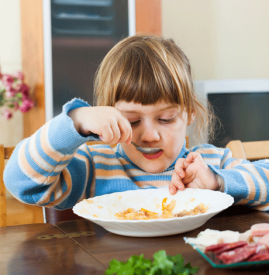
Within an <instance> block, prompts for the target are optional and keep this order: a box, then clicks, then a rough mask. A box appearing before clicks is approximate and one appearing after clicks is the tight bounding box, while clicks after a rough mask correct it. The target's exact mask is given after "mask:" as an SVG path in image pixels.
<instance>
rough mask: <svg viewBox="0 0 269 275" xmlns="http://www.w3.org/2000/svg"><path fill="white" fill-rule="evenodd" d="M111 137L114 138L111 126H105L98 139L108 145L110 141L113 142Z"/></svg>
mask: <svg viewBox="0 0 269 275" xmlns="http://www.w3.org/2000/svg"><path fill="white" fill-rule="evenodd" d="M113 137H114V133H113V131H112V129H111V126H110V125H107V126H105V127H103V131H102V134H101V135H100V139H101V140H102V141H103V142H104V143H108V144H110V143H111V141H113Z"/></svg>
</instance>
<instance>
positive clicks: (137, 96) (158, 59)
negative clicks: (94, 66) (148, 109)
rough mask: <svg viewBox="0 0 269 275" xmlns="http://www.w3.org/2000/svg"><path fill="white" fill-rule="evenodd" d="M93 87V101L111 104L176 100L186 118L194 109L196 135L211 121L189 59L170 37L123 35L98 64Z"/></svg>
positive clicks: (144, 103)
mask: <svg viewBox="0 0 269 275" xmlns="http://www.w3.org/2000/svg"><path fill="white" fill-rule="evenodd" d="M94 91H95V96H96V103H97V105H104V106H115V104H116V102H118V101H121V100H122V101H127V102H134V103H141V104H142V105H149V104H155V103H157V102H158V101H160V100H164V101H165V102H167V103H172V104H174V103H175V104H178V105H180V107H181V110H182V111H183V110H185V111H186V112H187V114H188V118H189V120H190V119H191V116H192V114H193V113H195V119H196V125H197V127H196V128H197V129H196V130H197V132H198V136H201V135H202V133H203V131H202V129H203V128H204V127H205V126H208V125H210V124H211V120H212V119H211V118H212V117H211V116H210V114H208V113H207V110H206V108H205V107H204V106H203V105H202V104H201V103H200V102H199V101H198V100H197V97H196V95H195V91H194V85H193V80H192V72H191V66H190V62H189V60H188V58H187V56H186V55H185V54H184V52H183V51H182V50H181V49H180V48H179V47H178V46H177V45H176V44H175V43H174V41H173V40H172V39H164V38H161V37H158V36H152V35H150V36H149V35H134V36H131V37H128V38H125V39H123V40H122V41H120V42H119V43H118V44H116V45H115V46H114V47H113V48H112V49H111V50H110V51H109V53H108V54H107V55H106V56H105V58H104V59H103V61H102V63H101V64H100V66H99V68H98V70H97V73H96V76H95V85H94ZM209 128H210V127H209ZM209 130H210V129H209Z"/></svg>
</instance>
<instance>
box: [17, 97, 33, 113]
mask: <svg viewBox="0 0 269 275" xmlns="http://www.w3.org/2000/svg"><path fill="white" fill-rule="evenodd" d="M33 107H34V102H33V100H32V99H30V98H26V99H24V100H23V101H22V104H21V106H20V110H21V112H22V113H26V112H28V111H30V110H31V109H32V108H33Z"/></svg>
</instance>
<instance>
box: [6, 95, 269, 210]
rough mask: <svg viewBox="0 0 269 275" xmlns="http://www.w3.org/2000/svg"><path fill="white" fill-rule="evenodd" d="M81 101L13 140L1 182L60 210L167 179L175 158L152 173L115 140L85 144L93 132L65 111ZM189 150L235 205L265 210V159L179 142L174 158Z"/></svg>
mask: <svg viewBox="0 0 269 275" xmlns="http://www.w3.org/2000/svg"><path fill="white" fill-rule="evenodd" d="M83 106H88V104H87V103H85V102H84V101H82V100H79V99H74V100H72V101H70V102H68V103H67V104H65V105H64V107H63V112H62V113H61V114H60V115H58V116H57V117H55V118H53V119H52V120H51V121H49V122H48V123H46V124H45V125H44V126H43V127H41V128H40V129H39V130H38V131H37V132H36V133H35V134H34V135H32V136H31V137H29V138H27V139H25V140H23V141H22V142H20V143H19V144H18V145H17V147H16V148H15V150H14V152H13V154H12V156H11V159H10V160H9V162H8V164H7V166H6V169H5V172H4V181H5V185H6V187H7V189H8V190H9V191H10V192H11V193H12V194H13V195H14V196H15V197H16V198H17V199H18V200H20V201H22V202H25V203H28V204H35V205H39V206H45V207H54V208H56V209H60V210H61V209H67V208H71V207H73V206H74V205H75V204H76V203H77V202H79V201H81V200H82V199H85V198H89V197H92V196H99V195H103V194H109V193H113V192H121V191H126V190H136V189H139V188H158V187H163V186H167V185H168V184H169V182H170V181H171V176H172V172H173V170H174V166H175V162H176V160H175V161H174V163H173V164H172V165H171V166H170V167H169V168H168V169H167V170H165V171H163V172H162V173H158V174H151V173H147V172H145V171H143V170H141V169H140V168H139V167H137V166H136V165H135V164H134V163H132V162H131V161H130V159H129V158H128V157H127V155H126V154H125V153H124V151H123V149H122V147H121V145H120V144H118V145H117V146H116V147H114V148H111V147H110V146H109V145H103V144H99V145H98V144H97V145H91V146H88V145H87V144H86V142H88V141H91V140H94V137H93V136H89V137H83V136H81V135H80V134H79V133H78V132H77V131H76V130H75V128H74V124H73V121H72V120H71V118H70V117H69V116H68V115H67V113H68V112H69V111H71V110H72V109H75V108H78V107H83ZM191 151H196V152H199V153H200V154H201V156H202V158H203V160H204V161H205V163H207V165H208V166H209V167H210V168H211V169H212V171H213V172H214V173H216V174H217V175H218V176H220V177H221V178H222V179H223V181H224V192H225V193H227V194H230V195H231V196H233V197H234V199H235V203H236V204H245V205H248V206H249V207H253V208H255V209H257V210H262V211H267V210H269V196H268V194H269V160H263V161H256V162H249V161H246V160H240V159H233V158H232V154H231V152H230V150H229V149H224V148H216V147H214V146H212V145H209V144H204V145H200V146H196V147H193V148H191V149H189V150H188V149H186V147H185V146H183V148H182V151H181V152H180V154H179V156H178V158H186V156H187V155H188V154H189V152H191ZM178 158H177V159H178Z"/></svg>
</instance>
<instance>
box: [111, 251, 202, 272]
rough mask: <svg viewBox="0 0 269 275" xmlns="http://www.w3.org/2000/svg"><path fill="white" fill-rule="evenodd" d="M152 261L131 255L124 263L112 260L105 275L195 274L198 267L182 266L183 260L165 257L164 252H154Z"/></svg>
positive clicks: (188, 264) (178, 255)
mask: <svg viewBox="0 0 269 275" xmlns="http://www.w3.org/2000/svg"><path fill="white" fill-rule="evenodd" d="M153 259H154V260H153V261H152V260H150V259H146V258H144V255H143V254H141V255H140V256H137V255H132V256H131V257H130V258H129V259H128V260H127V261H126V262H120V261H118V260H115V259H113V260H112V261H110V263H109V268H108V269H107V270H106V274H107V275H113V274H133V275H141V274H159V275H167V274H171V275H176V274H186V275H188V274H196V273H197V271H198V267H192V266H191V264H190V263H187V264H185V265H184V258H183V257H182V256H181V255H180V254H177V255H175V256H170V255H166V252H165V251H164V250H160V251H158V252H155V253H154V255H153Z"/></svg>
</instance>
